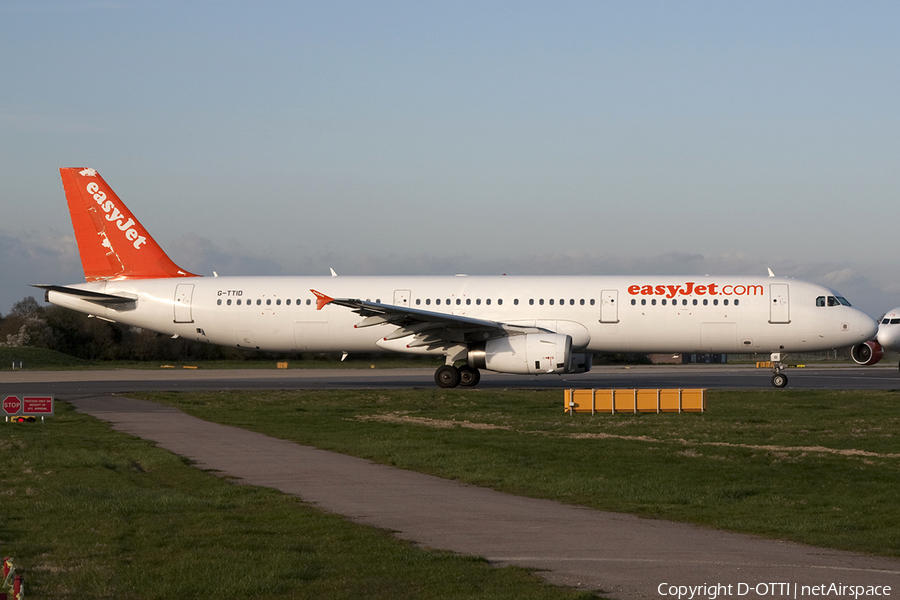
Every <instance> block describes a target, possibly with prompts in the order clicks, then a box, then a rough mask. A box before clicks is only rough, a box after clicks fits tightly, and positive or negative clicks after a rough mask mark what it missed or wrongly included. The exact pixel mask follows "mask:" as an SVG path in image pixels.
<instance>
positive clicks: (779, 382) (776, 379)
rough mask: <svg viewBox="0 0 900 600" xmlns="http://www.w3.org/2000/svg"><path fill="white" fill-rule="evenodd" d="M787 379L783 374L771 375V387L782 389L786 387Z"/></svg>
mask: <svg viewBox="0 0 900 600" xmlns="http://www.w3.org/2000/svg"><path fill="white" fill-rule="evenodd" d="M787 382H788V378H787V375H785V374H784V373H775V374H774V375H772V385H774V386H775V387H777V388H783V387H784V386H786V385H787Z"/></svg>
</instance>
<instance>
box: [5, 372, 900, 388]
mask: <svg viewBox="0 0 900 600" xmlns="http://www.w3.org/2000/svg"><path fill="white" fill-rule="evenodd" d="M785 373H786V374H787V376H788V385H787V389H832V390H835V389H882V390H891V389H900V373H898V370H897V368H896V367H895V366H891V365H884V366H881V365H879V366H877V367H858V366H809V367H805V368H791V369H787V370H786V371H785ZM771 378H772V373H771V371H770V370H768V369H757V368H755V367H753V366H751V365H737V366H734V365H671V366H668V365H653V366H633V367H623V366H601V367H595V368H594V369H593V370H591V371H590V372H588V373H581V374H578V375H562V376H560V375H542V376H529V375H509V374H502V373H489V372H483V373H482V378H481V383H480V384H479V386H478V387H479V388H484V389H506V388H527V389H568V388H596V389H604V388H709V389H773V388H772V384H771ZM433 387H435V383H434V371H433V370H432V369H423V368H416V369H258V370H250V369H247V370H244V369H232V370H201V369H159V370H144V369H119V370H112V371H27V370H23V371H4V372H2V373H0V393H8V394H30V393H35V394H57V395H64V394H85V393H90V394H113V393H128V392H142V391H199V390H264V389H280V390H284V389H288V390H290V389H310V390H313V389H412V388H433Z"/></svg>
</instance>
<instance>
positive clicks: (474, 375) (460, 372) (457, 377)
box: [434, 365, 481, 388]
mask: <svg viewBox="0 0 900 600" xmlns="http://www.w3.org/2000/svg"><path fill="white" fill-rule="evenodd" d="M479 381H481V372H480V371H479V370H478V369H476V368H474V367H470V366H468V365H463V366H462V367H454V366H453V365H442V366H440V367H438V369H437V371H435V372H434V382H435V383H436V384H438V387H442V388H454V387H456V386H458V385H461V386H463V387H474V386H476V385H478V382H479Z"/></svg>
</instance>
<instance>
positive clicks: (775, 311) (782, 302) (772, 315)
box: [769, 283, 791, 323]
mask: <svg viewBox="0 0 900 600" xmlns="http://www.w3.org/2000/svg"><path fill="white" fill-rule="evenodd" d="M790 322H791V303H790V298H789V296H788V284H786V283H771V284H769V323H790Z"/></svg>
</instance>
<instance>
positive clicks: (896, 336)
mask: <svg viewBox="0 0 900 600" xmlns="http://www.w3.org/2000/svg"><path fill="white" fill-rule="evenodd" d="M875 339H876V340H877V341H878V343H879V344H881V347H882V348H890V349H896V348H900V325H879V326H878V336H877V337H876V338H875Z"/></svg>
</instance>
